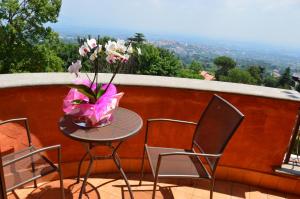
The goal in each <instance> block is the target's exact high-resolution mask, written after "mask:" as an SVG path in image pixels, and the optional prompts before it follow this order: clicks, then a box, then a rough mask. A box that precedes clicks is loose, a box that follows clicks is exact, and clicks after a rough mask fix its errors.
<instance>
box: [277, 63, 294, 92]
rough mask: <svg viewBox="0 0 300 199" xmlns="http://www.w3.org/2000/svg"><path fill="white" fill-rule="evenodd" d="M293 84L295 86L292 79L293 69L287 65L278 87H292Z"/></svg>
mask: <svg viewBox="0 0 300 199" xmlns="http://www.w3.org/2000/svg"><path fill="white" fill-rule="evenodd" d="M293 86H295V83H294V81H293V79H292V75H291V69H290V67H287V68H286V69H285V70H284V72H283V74H282V75H281V77H280V78H279V80H278V87H279V88H284V89H291V87H293Z"/></svg>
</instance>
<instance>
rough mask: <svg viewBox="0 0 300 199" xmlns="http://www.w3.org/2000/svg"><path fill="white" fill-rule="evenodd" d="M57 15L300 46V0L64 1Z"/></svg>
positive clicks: (68, 22)
mask: <svg viewBox="0 0 300 199" xmlns="http://www.w3.org/2000/svg"><path fill="white" fill-rule="evenodd" d="M58 20H59V22H58V23H57V24H56V26H63V27H74V26H75V27H78V28H79V27H85V28H87V27H91V28H94V29H97V28H102V29H110V28H111V29H119V30H129V31H132V32H143V33H145V34H146V35H147V34H155V33H157V34H177V35H190V36H196V37H198V36H199V37H206V38H210V39H224V40H234V41H246V42H259V43H265V44H273V45H281V46H285V47H293V48H294V47H296V48H298V47H299V48H300V0H106V1H103V0H62V8H61V12H60V16H59V19H58ZM87 34H88V33H87Z"/></svg>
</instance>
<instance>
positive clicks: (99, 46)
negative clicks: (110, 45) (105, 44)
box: [96, 45, 102, 53]
mask: <svg viewBox="0 0 300 199" xmlns="http://www.w3.org/2000/svg"><path fill="white" fill-rule="evenodd" d="M96 51H97V53H100V52H101V51H102V45H98V47H97V50H96Z"/></svg>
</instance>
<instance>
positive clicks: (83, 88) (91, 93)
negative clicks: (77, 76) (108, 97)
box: [69, 84, 97, 103]
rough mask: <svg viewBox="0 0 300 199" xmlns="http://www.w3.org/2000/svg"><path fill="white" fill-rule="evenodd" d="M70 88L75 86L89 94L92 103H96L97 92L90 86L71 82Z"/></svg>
mask: <svg viewBox="0 0 300 199" xmlns="http://www.w3.org/2000/svg"><path fill="white" fill-rule="evenodd" d="M69 87H70V88H75V89H77V90H78V91H79V92H81V93H82V94H84V95H85V96H87V97H88V98H89V100H90V102H91V103H95V102H96V100H97V98H96V96H95V93H94V91H93V90H92V89H90V87H88V86H86V85H83V84H71V85H69Z"/></svg>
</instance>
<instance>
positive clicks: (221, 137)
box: [140, 95, 244, 199]
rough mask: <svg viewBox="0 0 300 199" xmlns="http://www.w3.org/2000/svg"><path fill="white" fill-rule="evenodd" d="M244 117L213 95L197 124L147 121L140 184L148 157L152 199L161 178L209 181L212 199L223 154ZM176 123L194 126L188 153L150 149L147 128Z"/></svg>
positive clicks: (162, 120)
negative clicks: (159, 123)
mask: <svg viewBox="0 0 300 199" xmlns="http://www.w3.org/2000/svg"><path fill="white" fill-rule="evenodd" d="M243 118H244V115H243V114H242V113H241V112H240V111H239V110H238V109H237V108H235V107H234V106H233V105H231V104H230V103H229V102H227V101H225V100H224V99H222V98H221V97H219V96H217V95H214V96H213V98H212V99H211V101H210V102H209V104H208V106H207V107H206V109H205V111H204V112H203V114H202V116H201V118H200V120H199V121H198V123H194V122H188V121H182V120H173V119H165V118H157V119H148V120H147V130H146V136H145V147H144V154H143V160H142V168H141V176H140V184H141V182H142V178H143V174H144V160H145V155H146V154H147V157H148V159H149V163H150V167H151V171H152V174H153V177H154V187H153V195H152V198H153V199H154V198H155V190H156V186H157V181H158V179H159V178H171V177H172V178H174V177H178V178H182V177H183V178H200V179H206V180H209V181H210V198H211V199H212V198H213V189H214V182H215V171H216V168H217V165H218V162H219V159H220V157H221V156H222V153H223V151H224V149H225V147H226V145H227V143H228V142H229V140H230V138H231V137H232V136H233V134H234V132H235V131H236V129H237V128H238V127H239V125H240V123H241V122H242V120H243ZM157 121H159V122H176V123H182V124H186V125H195V127H196V128H195V132H194V136H193V140H192V146H191V148H190V149H189V150H186V149H176V148H162V147H153V146H148V129H149V126H150V124H151V123H153V122H157Z"/></svg>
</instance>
